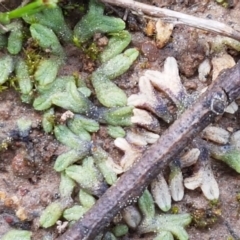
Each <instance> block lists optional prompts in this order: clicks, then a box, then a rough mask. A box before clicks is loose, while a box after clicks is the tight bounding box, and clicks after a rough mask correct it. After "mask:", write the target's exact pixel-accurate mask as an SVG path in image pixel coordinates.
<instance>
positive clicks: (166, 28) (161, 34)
mask: <svg viewBox="0 0 240 240" xmlns="http://www.w3.org/2000/svg"><path fill="white" fill-rule="evenodd" d="M173 27H174V25H173V24H172V23H166V22H163V21H162V20H161V19H159V20H158V21H157V22H156V44H157V47H158V48H163V47H164V46H165V45H166V44H167V43H168V41H169V39H170V37H171V35H172V31H173Z"/></svg>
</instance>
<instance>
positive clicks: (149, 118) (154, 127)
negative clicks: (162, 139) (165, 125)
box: [131, 108, 160, 133]
mask: <svg viewBox="0 0 240 240" xmlns="http://www.w3.org/2000/svg"><path fill="white" fill-rule="evenodd" d="M133 114H134V116H133V117H131V122H132V123H135V124H137V125H139V126H141V127H144V128H146V129H147V130H149V131H152V132H156V133H158V132H159V131H160V124H159V121H158V120H157V118H155V117H154V116H153V115H152V114H150V113H149V112H147V111H145V110H142V109H138V108H135V109H133Z"/></svg>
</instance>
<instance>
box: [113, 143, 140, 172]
mask: <svg viewBox="0 0 240 240" xmlns="http://www.w3.org/2000/svg"><path fill="white" fill-rule="evenodd" d="M114 144H115V146H116V147H118V148H119V149H121V150H122V151H124V156H123V157H122V159H121V161H120V165H121V167H122V168H123V171H124V172H125V171H127V170H128V169H129V168H130V167H131V166H132V165H133V164H134V162H136V160H137V159H139V158H140V157H141V155H142V152H143V148H140V147H137V146H133V145H131V144H129V143H128V142H127V140H126V139H125V138H117V139H115V141H114Z"/></svg>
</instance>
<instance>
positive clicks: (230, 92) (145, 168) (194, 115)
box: [58, 61, 240, 240]
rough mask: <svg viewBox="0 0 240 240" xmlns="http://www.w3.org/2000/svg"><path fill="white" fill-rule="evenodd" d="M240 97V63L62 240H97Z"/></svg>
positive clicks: (219, 80) (209, 89)
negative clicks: (201, 132) (117, 216)
mask: <svg viewBox="0 0 240 240" xmlns="http://www.w3.org/2000/svg"><path fill="white" fill-rule="evenodd" d="M239 95H240V61H239V62H238V64H237V65H236V66H234V67H233V68H231V69H228V70H226V71H224V72H223V73H222V74H220V76H219V77H218V79H217V80H216V81H214V82H213V84H212V85H211V86H210V87H209V88H208V90H207V91H206V92H205V93H204V94H203V95H202V96H201V97H200V98H199V99H198V101H197V102H196V103H195V104H194V105H193V106H192V107H191V108H189V109H188V110H186V111H185V112H184V113H183V114H182V115H181V117H180V118H179V119H177V120H176V121H175V122H174V123H173V124H172V125H171V126H170V127H169V128H168V130H166V131H165V133H164V134H163V135H162V136H161V138H159V139H158V141H157V142H156V143H155V144H154V145H152V146H151V147H150V148H149V149H148V150H147V151H146V152H145V153H144V155H143V156H142V158H141V159H140V160H139V162H138V163H137V164H136V165H135V166H133V167H132V168H131V169H130V170H129V171H127V172H126V173H125V174H124V175H122V177H121V178H120V179H119V180H118V181H117V183H116V184H115V185H114V186H112V187H111V188H109V189H108V190H107V191H106V192H105V194H104V195H103V196H102V197H101V198H100V199H99V200H98V201H97V203H96V204H95V205H94V206H93V207H92V208H91V209H90V210H89V211H88V212H87V213H86V214H85V215H84V217H83V218H82V219H80V220H79V221H77V222H76V223H75V224H74V225H73V226H72V228H70V229H69V230H68V231H67V232H66V233H65V234H63V235H62V236H61V237H59V238H58V240H77V239H78V240H79V239H94V237H95V236H96V235H97V234H98V233H99V232H101V230H102V229H103V228H104V227H105V226H106V225H107V224H108V223H109V222H110V221H111V220H112V218H113V217H114V216H115V215H116V214H117V213H118V212H119V211H120V210H121V209H122V208H124V207H126V206H127V205H130V204H131V203H133V202H135V201H137V198H138V197H139V196H140V195H141V193H142V192H143V190H144V189H145V187H146V186H148V185H149V184H150V182H151V181H152V180H153V179H154V178H156V177H157V175H158V174H159V173H160V172H161V171H162V170H163V169H164V168H165V167H166V166H168V164H169V162H170V161H171V160H172V159H173V158H174V157H175V156H177V155H178V154H179V152H181V150H182V149H183V148H184V147H185V146H186V145H187V143H188V142H189V141H191V140H192V139H193V138H194V137H195V136H197V134H198V133H199V132H200V131H202V130H203V129H204V128H205V127H206V126H207V125H209V124H210V123H211V122H213V121H214V119H215V117H216V116H219V115H222V114H223V113H224V108H225V107H226V106H227V105H229V103H231V102H232V101H233V100H234V99H236V98H237V97H238V96H239Z"/></svg>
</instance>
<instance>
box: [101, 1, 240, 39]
mask: <svg viewBox="0 0 240 240" xmlns="http://www.w3.org/2000/svg"><path fill="white" fill-rule="evenodd" d="M101 2H103V3H109V4H111V5H116V6H119V7H123V8H127V9H130V10H132V11H135V12H137V13H139V14H142V13H144V14H146V15H149V16H152V17H156V18H166V17H167V18H168V19H169V18H172V22H173V23H174V24H185V25H188V26H191V27H195V28H199V29H203V30H207V31H211V32H215V33H219V34H221V35H224V36H227V37H230V38H233V39H235V40H238V41H240V32H238V31H236V30H234V29H233V28H231V27H229V26H228V25H226V24H224V23H221V22H218V21H214V20H210V19H204V18H199V17H194V16H191V15H188V14H184V13H180V12H176V11H173V10H169V9H165V8H158V7H154V6H151V5H147V4H144V3H141V2H137V1H133V0H101Z"/></svg>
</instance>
